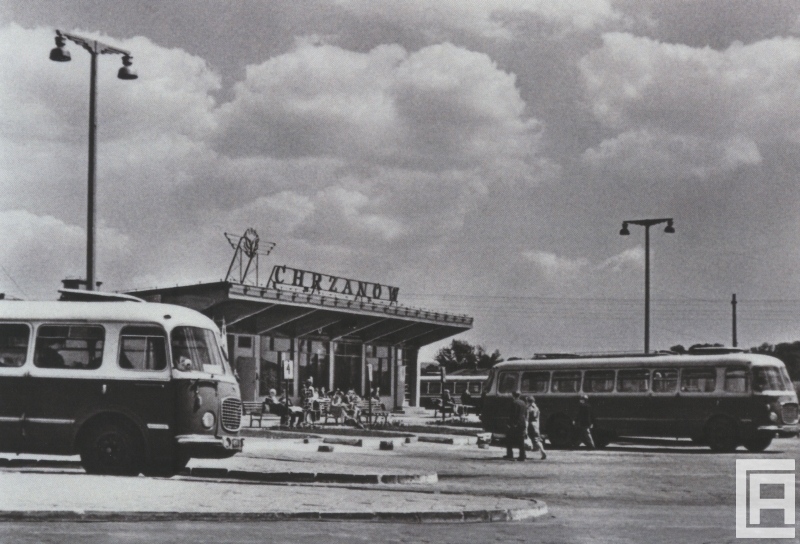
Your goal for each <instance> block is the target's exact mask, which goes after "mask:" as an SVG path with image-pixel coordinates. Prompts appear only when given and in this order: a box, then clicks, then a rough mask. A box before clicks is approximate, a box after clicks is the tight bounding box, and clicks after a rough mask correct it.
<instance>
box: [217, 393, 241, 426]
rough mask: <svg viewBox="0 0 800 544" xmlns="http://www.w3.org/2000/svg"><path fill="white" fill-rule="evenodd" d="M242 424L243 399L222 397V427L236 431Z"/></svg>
mask: <svg viewBox="0 0 800 544" xmlns="http://www.w3.org/2000/svg"><path fill="white" fill-rule="evenodd" d="M241 425H242V401H240V400H239V399H237V398H234V397H229V398H227V399H222V428H223V429H225V430H226V431H230V432H235V431H238V430H239V427H241Z"/></svg>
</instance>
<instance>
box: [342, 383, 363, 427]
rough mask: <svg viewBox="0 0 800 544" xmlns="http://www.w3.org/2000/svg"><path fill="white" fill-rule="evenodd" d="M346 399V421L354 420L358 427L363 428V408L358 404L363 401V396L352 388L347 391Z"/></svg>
mask: <svg viewBox="0 0 800 544" xmlns="http://www.w3.org/2000/svg"><path fill="white" fill-rule="evenodd" d="M345 401H346V404H345V409H344V414H345V416H344V420H345V423H348V422H352V423H354V424H355V426H356V427H359V428H363V426H362V425H361V408H360V407H359V406H358V403H359V402H361V397H359V396H358V395H357V394H356V392H355V390H354V389H351V390H349V391H348V392H347V396H346V397H345Z"/></svg>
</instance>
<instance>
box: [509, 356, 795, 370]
mask: <svg viewBox="0 0 800 544" xmlns="http://www.w3.org/2000/svg"><path fill="white" fill-rule="evenodd" d="M723 363H724V364H730V363H738V364H741V365H745V366H783V362H782V361H781V360H780V359H777V358H775V357H771V356H769V355H762V354H758V353H726V354H722V355H663V356H658V357H649V356H642V357H638V358H637V357H612V358H594V359H528V360H518V361H508V362H504V363H499V364H497V365H495V366H494V368H495V369H497V370H532V369H540V370H561V369H564V370H568V369H581V370H583V369H594V368H600V369H602V368H656V367H673V366H674V367H679V366H681V367H686V366H713V365H717V364H723Z"/></svg>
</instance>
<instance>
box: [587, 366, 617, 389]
mask: <svg viewBox="0 0 800 544" xmlns="http://www.w3.org/2000/svg"><path fill="white" fill-rule="evenodd" d="M583 390H584V391H585V392H587V393H610V392H611V391H613V390H614V371H613V370H587V371H586V375H585V376H584V377H583Z"/></svg>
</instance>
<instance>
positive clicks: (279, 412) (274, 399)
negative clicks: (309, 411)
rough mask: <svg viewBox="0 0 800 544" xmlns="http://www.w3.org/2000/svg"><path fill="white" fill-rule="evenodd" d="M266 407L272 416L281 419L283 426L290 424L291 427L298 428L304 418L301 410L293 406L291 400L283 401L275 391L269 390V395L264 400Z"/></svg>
mask: <svg viewBox="0 0 800 544" xmlns="http://www.w3.org/2000/svg"><path fill="white" fill-rule="evenodd" d="M264 405H265V406H266V407H267V408H268V409H269V412H270V413H271V414H275V415H276V416H279V417H280V418H281V425H287V423H288V425H289V427H296V426H297V424H298V423H300V420H301V419H302V417H303V410H302V409H301V408H298V407H296V406H292V401H291V400H288V399H287V400H286V401H284V400H283V399H281V398H280V397H279V396H278V393H277V391H275V390H274V389H270V390H269V395H267V398H265V399H264Z"/></svg>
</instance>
